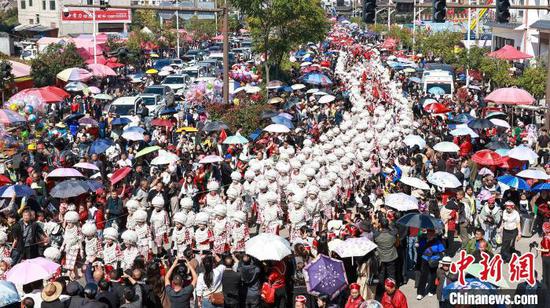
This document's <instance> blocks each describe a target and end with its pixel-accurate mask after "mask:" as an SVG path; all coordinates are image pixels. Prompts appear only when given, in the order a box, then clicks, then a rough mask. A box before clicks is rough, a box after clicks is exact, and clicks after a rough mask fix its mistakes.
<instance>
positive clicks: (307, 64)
mask: <svg viewBox="0 0 550 308" xmlns="http://www.w3.org/2000/svg"><path fill="white" fill-rule="evenodd" d="M310 65H311V62H308V61H306V62H302V64H300V66H301V67H306V66H310Z"/></svg>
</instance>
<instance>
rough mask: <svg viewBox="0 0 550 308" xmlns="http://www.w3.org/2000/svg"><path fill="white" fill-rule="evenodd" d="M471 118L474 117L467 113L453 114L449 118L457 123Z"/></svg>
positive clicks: (468, 120)
mask: <svg viewBox="0 0 550 308" xmlns="http://www.w3.org/2000/svg"><path fill="white" fill-rule="evenodd" d="M473 119H474V117H472V116H471V115H470V114H469V113H461V114H457V115H456V116H454V117H453V118H452V119H451V120H452V121H453V122H458V123H468V122H470V121H471V120H473Z"/></svg>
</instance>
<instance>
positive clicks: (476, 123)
mask: <svg viewBox="0 0 550 308" xmlns="http://www.w3.org/2000/svg"><path fill="white" fill-rule="evenodd" d="M494 126H495V124H493V122H491V121H489V120H488V119H473V120H472V121H470V122H468V127H469V128H472V129H485V128H491V127H494Z"/></svg>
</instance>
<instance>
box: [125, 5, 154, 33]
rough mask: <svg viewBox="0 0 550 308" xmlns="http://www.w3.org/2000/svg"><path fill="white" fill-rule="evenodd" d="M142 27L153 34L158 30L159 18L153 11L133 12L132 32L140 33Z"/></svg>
mask: <svg viewBox="0 0 550 308" xmlns="http://www.w3.org/2000/svg"><path fill="white" fill-rule="evenodd" d="M143 27H147V28H149V30H151V31H153V33H157V32H158V31H159V30H160V18H159V16H158V14H157V12H156V11H154V10H135V12H134V13H133V14H132V30H134V31H140V30H141V29H143Z"/></svg>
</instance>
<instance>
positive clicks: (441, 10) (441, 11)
mask: <svg viewBox="0 0 550 308" xmlns="http://www.w3.org/2000/svg"><path fill="white" fill-rule="evenodd" d="M446 11H447V2H446V0H433V17H432V21H433V22H445V15H446V13H447V12H446Z"/></svg>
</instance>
